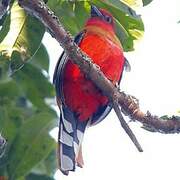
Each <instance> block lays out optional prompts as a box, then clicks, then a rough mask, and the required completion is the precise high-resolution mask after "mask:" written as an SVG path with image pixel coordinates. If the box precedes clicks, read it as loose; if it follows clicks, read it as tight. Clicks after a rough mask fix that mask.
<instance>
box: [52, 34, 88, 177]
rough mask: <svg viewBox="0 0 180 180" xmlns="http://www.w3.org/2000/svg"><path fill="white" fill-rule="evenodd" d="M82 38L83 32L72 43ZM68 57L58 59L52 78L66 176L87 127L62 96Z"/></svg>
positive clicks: (60, 157)
mask: <svg viewBox="0 0 180 180" xmlns="http://www.w3.org/2000/svg"><path fill="white" fill-rule="evenodd" d="M83 36H84V31H83V32H81V33H79V34H78V35H77V36H76V37H75V39H74V41H75V43H77V44H79V43H80V42H81V40H82V38H83ZM67 61H68V57H67V55H66V53H65V52H63V53H62V55H61V57H60V58H59V60H58V62H57V65H56V68H55V72H54V77H53V83H54V84H55V89H56V96H57V100H58V101H61V104H59V106H60V112H61V114H60V121H59V134H58V144H59V148H58V151H59V152H58V154H59V157H58V159H59V168H60V170H61V171H62V173H63V174H65V175H68V173H69V171H74V170H75V165H76V158H77V157H78V153H79V150H80V146H81V143H82V139H83V134H84V131H85V129H86V126H87V123H88V122H87V121H85V122H80V121H78V120H77V117H76V116H75V114H74V113H73V112H72V111H71V110H70V109H69V108H68V107H67V106H66V104H65V101H64V96H63V91H62V90H63V89H62V88H63V73H64V67H65V65H66V62H67Z"/></svg>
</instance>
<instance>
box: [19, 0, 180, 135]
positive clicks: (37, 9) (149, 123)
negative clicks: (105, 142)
mask: <svg viewBox="0 0 180 180" xmlns="http://www.w3.org/2000/svg"><path fill="white" fill-rule="evenodd" d="M19 4H20V5H21V6H22V7H23V8H24V9H25V10H26V11H27V12H28V13H31V14H33V15H34V16H36V17H37V18H38V19H40V20H41V21H42V22H43V23H44V25H45V26H46V27H47V28H48V30H49V32H51V35H52V36H53V37H54V38H55V39H56V40H57V41H58V42H59V43H60V45H61V46H62V47H63V48H64V50H65V52H66V54H67V55H68V56H69V57H70V59H71V60H72V61H73V62H74V63H75V64H77V65H78V66H79V68H80V69H81V71H83V72H84V73H85V74H86V76H87V77H88V78H89V79H91V80H92V81H93V82H94V84H96V86H97V87H98V88H99V89H101V90H102V92H103V93H104V94H105V95H106V96H107V97H108V98H109V99H110V101H112V102H113V101H114V100H115V99H116V101H117V102H118V103H119V104H120V106H121V108H122V110H123V112H124V113H125V114H127V115H128V116H129V117H130V118H131V119H133V120H137V121H139V122H141V123H142V124H143V125H144V126H145V127H146V128H149V129H150V130H154V131H158V132H164V133H175V132H179V131H180V121H179V120H177V118H174V117H172V118H171V119H167V120H164V119H160V118H158V117H157V116H152V115H151V114H150V113H146V114H145V113H143V112H141V111H140V109H139V104H138V102H137V101H136V99H135V98H133V97H132V96H129V95H126V94H125V93H123V92H120V91H119V89H118V88H117V87H115V86H114V85H113V84H112V83H111V82H110V81H109V80H108V79H107V78H106V77H105V76H104V74H103V73H102V72H101V70H100V68H99V67H98V66H97V65H95V64H93V63H92V61H91V59H90V58H89V57H87V56H86V55H85V54H84V53H83V52H82V51H81V50H80V48H79V47H78V46H77V45H76V44H75V43H74V42H73V38H72V37H71V35H70V34H69V33H67V32H66V31H65V30H64V28H63V27H62V26H61V24H60V22H59V21H58V18H57V17H56V16H55V15H54V13H53V12H52V11H51V10H50V9H49V8H48V7H47V6H46V5H45V4H44V3H43V2H42V1H41V0H19Z"/></svg>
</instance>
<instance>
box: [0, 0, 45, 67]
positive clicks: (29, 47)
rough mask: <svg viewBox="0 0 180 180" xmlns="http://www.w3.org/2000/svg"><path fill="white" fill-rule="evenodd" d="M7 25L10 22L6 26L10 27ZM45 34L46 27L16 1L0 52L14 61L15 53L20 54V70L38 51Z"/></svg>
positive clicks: (0, 45)
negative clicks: (13, 55)
mask: <svg viewBox="0 0 180 180" xmlns="http://www.w3.org/2000/svg"><path fill="white" fill-rule="evenodd" d="M8 17H9V16H7V18H8ZM6 24H8V20H7V22H6V23H5V25H4V26H8V25H6ZM6 29H7V28H5V30H4V31H5V32H6ZM44 32H45V28H44V26H43V25H42V24H41V23H40V22H39V21H38V20H37V19H36V18H34V17H32V16H30V15H27V14H26V13H25V12H24V10H23V9H22V8H21V7H20V6H19V5H18V2H17V1H15V2H14V4H13V6H12V8H11V10H10V26H9V32H8V33H7V35H6V37H5V38H4V39H3V41H2V42H1V44H0V52H1V53H2V55H3V56H5V57H7V58H9V59H10V60H12V61H13V57H12V54H13V52H14V51H17V52H19V53H20V56H19V57H20V60H19V61H20V62H21V63H19V64H18V65H19V66H18V68H19V67H20V66H21V65H22V64H24V62H26V61H27V60H28V59H29V58H31V57H32V56H33V55H34V53H35V52H36V51H37V49H38V47H39V45H40V43H41V40H42V37H43V35H44ZM0 38H1V39H2V38H3V37H0Z"/></svg>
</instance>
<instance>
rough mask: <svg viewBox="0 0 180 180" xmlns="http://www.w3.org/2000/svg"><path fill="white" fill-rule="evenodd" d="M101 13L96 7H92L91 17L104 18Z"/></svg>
mask: <svg viewBox="0 0 180 180" xmlns="http://www.w3.org/2000/svg"><path fill="white" fill-rule="evenodd" d="M102 16H103V15H102V13H101V11H100V10H99V9H98V8H97V7H96V6H94V5H91V17H102Z"/></svg>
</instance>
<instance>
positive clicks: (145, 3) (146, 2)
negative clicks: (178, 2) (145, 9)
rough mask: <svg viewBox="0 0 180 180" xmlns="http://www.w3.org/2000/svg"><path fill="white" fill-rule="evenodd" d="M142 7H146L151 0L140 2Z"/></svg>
mask: <svg viewBox="0 0 180 180" xmlns="http://www.w3.org/2000/svg"><path fill="white" fill-rule="evenodd" d="M142 1H143V6H147V5H148V4H149V3H151V2H152V1H153V0H142Z"/></svg>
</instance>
